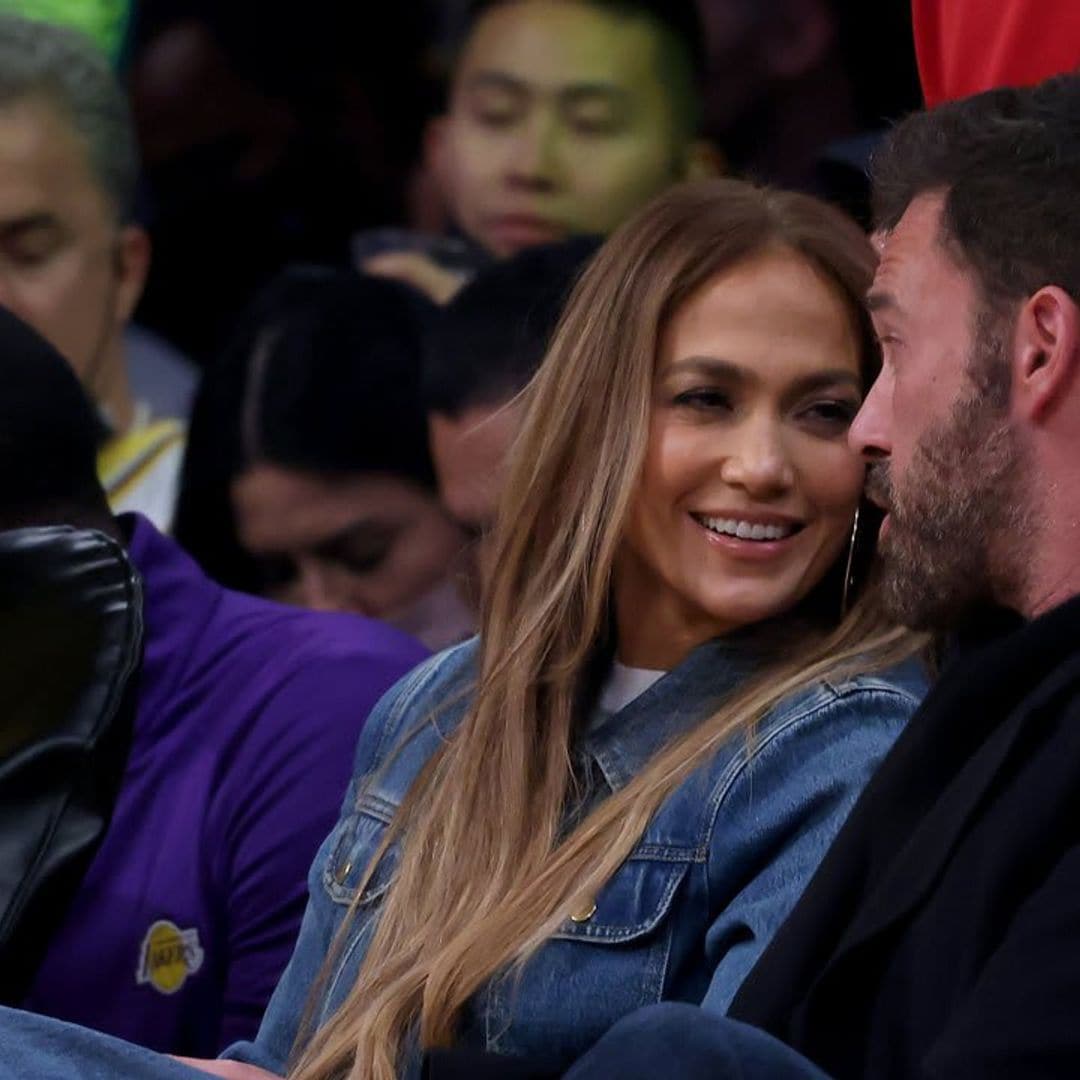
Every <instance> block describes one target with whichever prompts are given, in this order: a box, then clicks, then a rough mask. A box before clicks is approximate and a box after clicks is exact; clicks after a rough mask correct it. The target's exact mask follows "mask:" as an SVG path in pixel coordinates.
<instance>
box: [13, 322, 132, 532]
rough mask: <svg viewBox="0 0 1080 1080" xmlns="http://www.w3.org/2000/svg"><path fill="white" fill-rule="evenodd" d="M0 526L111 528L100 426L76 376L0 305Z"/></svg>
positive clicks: (39, 339) (35, 335)
mask: <svg viewBox="0 0 1080 1080" xmlns="http://www.w3.org/2000/svg"><path fill="white" fill-rule="evenodd" d="M0 386H2V387H3V390H2V392H0V529H18V528H23V527H25V526H30V525H75V526H86V527H91V528H97V529H101V530H103V531H106V532H112V531H113V523H112V515H111V514H110V512H109V506H108V503H107V502H106V500H105V493H104V492H103V491H102V489H101V484H100V483H99V482H98V478H97V472H96V462H97V445H98V436H99V434H100V431H101V426H100V422H99V420H98V418H97V415H96V413H95V412H94V408H93V406H92V405H91V404H90V402H89V400H88V399H87V397H86V394H85V393H84V392H83V388H82V386H81V385H80V384H79V380H78V379H77V378H76V376H75V373H74V372H73V371H72V370H71V368H70V367H69V366H68V363H67V361H66V360H64V358H63V357H62V356H61V355H60V354H59V353H58V352H57V351H56V350H55V349H54V348H53V347H52V346H51V345H49V344H48V342H46V341H45V339H44V338H42V337H40V336H39V335H38V334H37V333H35V332H34V331H33V330H31V329H30V327H28V326H27V325H26V324H25V323H23V322H21V321H20V320H19V319H17V318H16V317H15V316H14V315H12V314H11V312H9V311H7V310H5V309H4V308H0Z"/></svg>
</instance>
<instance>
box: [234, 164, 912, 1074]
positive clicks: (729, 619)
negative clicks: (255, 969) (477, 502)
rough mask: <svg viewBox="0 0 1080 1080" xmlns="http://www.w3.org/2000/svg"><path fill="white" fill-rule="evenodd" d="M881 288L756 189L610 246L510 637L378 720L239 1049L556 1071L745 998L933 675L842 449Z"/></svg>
mask: <svg viewBox="0 0 1080 1080" xmlns="http://www.w3.org/2000/svg"><path fill="white" fill-rule="evenodd" d="M873 268H874V256H873V252H872V249H871V247H870V245H869V243H868V242H867V241H866V239H865V238H864V237H863V235H862V234H861V232H860V231H859V230H858V229H857V227H856V226H855V225H854V224H852V223H851V222H849V221H848V220H847V219H845V218H844V217H843V216H842V215H841V214H839V213H838V212H837V211H835V210H832V209H830V208H829V207H827V206H825V205H824V204H822V203H819V202H817V201H815V200H814V199H811V198H809V197H806V196H803V195H795V194H786V193H781V192H773V191H768V190H761V189H758V188H755V187H752V186H750V185H748V184H744V183H739V182H735V181H712V182H709V183H706V184H702V185H691V186H686V187H682V188H678V189H675V190H673V191H672V192H670V193H669V194H667V195H666V196H664V197H662V198H661V199H660V200H659V201H657V202H656V203H654V204H653V205H652V206H650V207H649V208H647V209H646V210H645V211H644V212H642V213H641V214H639V215H638V216H637V217H636V218H635V219H634V220H632V221H630V222H629V223H628V224H626V225H625V226H624V227H623V228H622V229H621V230H620V231H619V232H618V233H617V234H616V235H615V236H614V237H613V238H612V239H611V240H610V241H609V242H608V243H607V244H606V246H605V247H604V248H603V249H602V251H601V252H600V253H599V255H598V256H597V258H596V259H595V260H594V261H593V262H592V264H591V265H590V266H589V267H588V269H587V270H586V271H585V273H584V275H583V277H582V279H581V280H580V282H579V283H578V285H577V287H576V289H575V291H574V293H573V296H572V298H571V300H570V302H569V306H568V309H567V311H566V313H565V315H564V317H563V320H562V323H561V325H560V328H559V330H558V331H557V333H556V336H555V339H554V341H553V343H552V346H551V350H550V352H549V355H548V356H547V358H546V359H545V361H544V364H543V366H542V367H541V370H540V372H539V374H538V375H537V377H536V379H535V380H534V382H533V383H532V385H531V386H530V388H529V390H528V391H527V401H528V410H527V415H526V419H525V421H524V424H523V428H522V430H521V432H520V435H519V438H518V440H517V442H516V445H515V450H514V454H513V461H512V464H511V468H510V474H509V477H508V482H507V483H506V486H505V494H504V496H503V499H502V503H501V507H500V513H499V520H498V524H497V526H496V533H495V536H494V551H495V555H494V559H493V561H492V566H491V569H490V573H489V580H488V581H487V583H486V589H485V597H484V603H483V612H482V622H481V631H480V635H479V638H478V639H477V640H476V641H474V642H471V643H466V644H465V645H463V646H460V647H458V648H456V649H454V650H451V651H449V652H446V653H443V654H442V655H440V656H438V657H436V658H434V659H433V660H432V661H430V662H428V663H426V664H425V665H423V666H422V667H420V668H419V669H417V670H416V671H415V672H414V673H413V674H412V675H410V676H409V677H408V678H406V679H405V680H404V681H403V682H402V683H401V684H399V686H398V687H397V688H396V689H395V690H393V691H391V692H390V694H388V695H387V697H386V698H384V699H383V701H382V703H381V704H380V706H379V707H377V708H376V710H375V712H374V713H373V715H372V716H371V718H370V719H369V720H368V722H367V725H366V727H365V729H364V732H363V736H362V739H361V743H360V746H359V748H358V754H357V760H356V768H355V776H354V780H353V783H352V785H351V788H350V790H349V792H348V795H347V797H346V802H345V806H344V811H343V815H342V818H341V821H340V823H339V825H338V827H337V828H336V829H335V831H334V832H333V833H332V834H331V836H330V837H329V838H328V839H327V841H326V843H325V845H324V846H323V848H322V850H321V852H320V854H319V856H318V858H317V860H316V863H315V866H314V868H313V870H312V874H311V879H310V887H311V900H310V905H309V909H308V913H307V917H306V919H305V922H304V928H303V930H302V933H301V937H300V941H299V943H298V946H297V949H296V952H295V953H294V956H293V959H292V962H291V964H290V967H289V969H288V971H287V972H286V974H285V976H284V978H283V980H282V983H281V985H280V986H279V987H278V990H277V993H276V994H275V997H274V999H273V1001H272V1002H271V1005H270V1007H269V1010H268V1012H267V1015H266V1017H265V1019H264V1022H263V1026H262V1029H261V1031H260V1034H259V1036H258V1039H257V1040H256V1042H255V1043H254V1044H251V1045H247V1046H242V1047H238V1048H235V1049H234V1051H233V1057H235V1058H239V1059H240V1060H243V1061H247V1062H250V1063H253V1064H256V1065H260V1066H262V1067H264V1068H269V1069H272V1070H274V1071H275V1072H278V1073H281V1072H284V1071H285V1070H286V1069H289V1070H291V1072H290V1073H289V1075H291V1076H295V1077H299V1078H302V1080H331V1078H334V1080H339V1078H341V1077H346V1076H347V1077H350V1078H358V1080H359V1078H375V1080H390V1078H393V1077H398V1076H403V1077H412V1076H416V1075H418V1073H419V1066H420V1063H421V1060H422V1056H423V1054H424V1053H425V1052H426V1051H428V1050H430V1049H432V1048H443V1047H448V1046H455V1045H456V1046H462V1047H466V1048H467V1047H473V1048H479V1049H487V1050H491V1051H495V1052H499V1053H504V1054H507V1055H513V1056H520V1057H527V1058H530V1059H532V1060H534V1061H535V1062H537V1063H541V1064H543V1065H544V1066H546V1067H550V1068H553V1069H557V1068H560V1067H563V1066H565V1065H566V1064H567V1063H568V1062H570V1061H572V1060H573V1059H574V1058H575V1057H576V1056H577V1055H579V1054H580V1053H581V1052H582V1051H583V1050H584V1049H585V1048H586V1047H588V1046H589V1045H591V1044H592V1043H593V1042H594V1041H595V1040H596V1039H597V1038H598V1037H599V1036H600V1035H601V1034H602V1033H603V1032H604V1031H605V1030H606V1029H607V1028H609V1027H610V1026H611V1025H612V1024H613V1023H614V1022H615V1021H616V1020H618V1019H619V1018H620V1017H621V1016H623V1015H625V1014H626V1013H628V1012H630V1011H632V1010H634V1009H636V1008H638V1007H640V1006H642V1005H645V1004H648V1003H650V1002H655V1001H659V1000H664V999H673V1000H679V1001H690V1002H698V1003H702V1004H704V1005H706V1006H707V1007H712V1008H717V1009H724V1008H725V1007H726V1005H727V1004H728V1002H729V1001H730V1000H731V998H732V996H733V995H734V992H735V990H736V989H737V988H738V986H739V984H740V982H741V981H742V979H743V977H744V976H745V975H746V974H747V972H748V971H749V969H750V967H751V966H752V965H753V963H754V962H755V960H756V958H757V957H758V955H759V954H760V953H761V951H762V949H763V948H764V946H765V945H766V944H767V942H768V940H769V938H770V937H771V935H772V933H773V932H774V931H775V929H776V928H777V926H778V925H779V923H780V922H781V921H782V920H783V919H784V918H785V916H786V915H787V913H788V911H789V910H790V909H791V907H792V905H793V904H794V902H795V900H796V899H797V898H798V896H799V894H800V892H801V891H802V889H803V887H804V885H805V884H806V882H807V880H808V879H809V877H810V875H811V874H812V873H813V871H814V869H815V867H816V865H817V863H818V861H819V859H820V858H821V856H822V855H823V854H824V852H825V850H826V848H827V847H828V845H829V844H830V842H831V840H832V838H833V836H834V835H835V833H836V831H837V829H838V828H839V827H840V824H841V823H842V821H843V819H844V817H845V816H846V814H847V812H848V810H849V809H850V807H851V805H852V803H853V802H854V800H855V798H856V797H857V795H858V793H859V791H860V790H861V788H862V786H863V784H864V783H865V782H866V780H867V778H868V777H869V776H870V774H871V773H872V771H873V770H874V768H875V766H876V764H877V762H878V761H879V760H880V758H881V757H882V756H883V755H884V754H885V753H886V751H887V750H888V748H889V746H890V745H891V743H892V741H893V739H894V738H895V736H896V735H897V734H898V732H899V730H900V729H901V727H902V725H903V724H904V722H905V721H906V719H907V718H908V716H909V715H910V714H911V713H912V712H913V711H914V709H915V707H916V705H917V702H918V698H919V696H920V695H921V693H922V690H923V688H924V675H923V670H922V665H921V663H920V662H919V661H918V659H916V658H915V657H914V656H913V654H915V653H916V652H917V651H918V650H919V647H920V645H921V641H920V640H919V639H917V638H914V637H912V636H911V635H909V634H908V633H907V632H905V631H902V630H900V629H898V628H897V627H895V626H893V625H891V624H890V623H889V622H887V621H886V619H885V617H884V616H883V615H882V614H881V612H880V609H879V606H878V597H877V594H876V591H875V588H874V584H873V578H872V575H871V574H869V573H868V572H867V563H868V559H869V556H870V554H871V553H872V548H873V545H874V532H875V522H874V521H872V520H871V512H870V511H871V508H869V507H868V506H867V505H865V504H862V505H861V496H862V489H863V482H864V475H865V467H864V464H863V462H862V461H861V460H860V459H859V458H858V457H857V455H855V454H854V453H853V452H852V450H851V449H850V448H849V447H848V445H847V441H846V431H847V427H848V425H849V423H850V421H851V419H852V418H853V417H854V414H855V412H856V411H857V409H858V407H859V404H860V402H861V399H862V394H863V392H864V391H865V389H866V388H867V387H868V386H869V385H870V383H871V381H872V379H873V378H874V375H875V373H876V370H877V357H876V353H875V349H874V345H873V339H872V336H871V332H870V329H869V325H868V321H867V318H866V316H865V313H864V311H863V308H862V304H861V300H862V296H863V293H864V291H865V289H866V288H867V286H868V285H869V282H870V280H871V276H872V272H873Z"/></svg>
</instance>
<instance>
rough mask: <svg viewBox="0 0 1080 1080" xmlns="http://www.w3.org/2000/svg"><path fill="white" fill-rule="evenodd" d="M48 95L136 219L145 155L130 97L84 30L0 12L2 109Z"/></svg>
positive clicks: (122, 212) (105, 185)
mask: <svg viewBox="0 0 1080 1080" xmlns="http://www.w3.org/2000/svg"><path fill="white" fill-rule="evenodd" d="M35 97H36V98H40V99H43V100H45V101H48V102H49V103H50V104H52V105H53V106H54V107H56V108H57V109H58V110H59V111H60V113H61V115H62V116H64V117H65V118H66V119H67V120H68V121H70V123H71V125H72V128H73V130H74V131H75V133H76V134H77V135H78V136H79V138H80V139H81V140H82V141H83V143H84V144H85V146H86V149H87V152H88V154H89V163H90V166H91V169H92V171H93V173H94V175H95V176H96V177H97V180H98V183H99V184H100V185H101V189H102V192H103V193H104V194H105V196H106V198H107V199H108V200H109V203H110V204H111V205H112V207H113V209H114V211H115V213H116V216H117V220H118V221H120V222H127V221H128V220H130V218H131V214H132V212H133V209H134V202H135V185H136V183H137V181H138V175H139V154H138V149H137V147H136V143H135V130H134V124H133V123H132V119H131V110H130V108H129V107H128V101H127V96H126V95H125V93H124V91H123V89H122V87H121V86H120V83H119V81H118V80H117V78H116V76H115V75H114V74H113V72H112V69H111V67H110V66H109V61H108V59H107V58H106V57H105V55H104V53H102V52H101V50H100V49H99V47H98V46H97V45H96V44H95V43H94V42H93V40H92V39H91V38H89V37H87V36H86V35H84V34H82V33H80V32H79V31H78V30H71V29H68V28H67V27H64V26H54V25H52V24H51V23H45V22H40V21H37V20H32V19H25V18H22V17H21V16H18V15H10V14H7V13H0V108H3V107H6V106H9V105H13V104H16V103H17V102H20V101H23V100H25V99H27V98H35Z"/></svg>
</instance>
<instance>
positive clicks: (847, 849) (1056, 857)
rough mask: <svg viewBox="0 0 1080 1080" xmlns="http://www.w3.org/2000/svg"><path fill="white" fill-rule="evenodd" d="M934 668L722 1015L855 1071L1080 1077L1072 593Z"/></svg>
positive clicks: (998, 623) (1078, 630)
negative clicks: (908, 718) (930, 683)
mask: <svg viewBox="0 0 1080 1080" xmlns="http://www.w3.org/2000/svg"><path fill="white" fill-rule="evenodd" d="M1005 619H1006V617H1004V616H1002V615H1000V614H995V615H992V616H988V617H987V619H986V620H984V624H983V627H982V632H981V633H980V634H979V635H978V636H977V637H976V639H975V640H969V641H968V642H967V643H966V646H965V648H964V649H963V650H962V652H961V653H960V655H958V656H957V657H956V658H955V659H954V660H953V661H952V662H951V663H950V664H949V665H947V667H946V669H945V671H944V672H943V675H942V678H941V680H940V682H939V683H938V685H937V686H936V687H935V689H934V690H933V692H932V693H931V695H930V696H929V697H928V698H927V700H926V702H925V703H924V705H923V708H922V709H921V710H920V711H919V713H918V714H917V715H916V717H915V718H914V719H913V720H912V722H911V724H910V725H909V727H908V729H907V730H906V731H905V733H904V734H903V735H902V736H901V738H900V740H899V741H898V742H897V744H896V746H895V748H894V750H893V752H892V753H891V754H890V756H889V757H888V758H887V759H886V761H885V763H884V765H883V766H882V768H881V769H880V771H879V772H878V774H877V775H876V776H875V777H874V779H873V780H872V781H871V783H870V784H869V785H868V787H867V788H866V790H865V792H864V793H863V796H862V798H861V800H860V801H859V803H858V804H857V805H856V808H855V810H854V811H853V813H852V815H851V817H850V818H849V819H848V822H847V824H846V825H845V826H844V828H843V830H842V831H841V833H840V835H839V836H838V838H837V840H836V842H835V843H834V845H833V847H832V848H831V849H830V851H829V853H828V855H827V856H826V858H825V860H824V861H823V863H822V865H821V867H820V868H819V870H818V873H817V874H816V876H815V877H814V878H813V880H812V881H811V884H810V886H809V888H808V889H807V891H806V893H805V894H804V896H803V898H802V900H801V901H800V902H799V904H798V905H797V906H796V908H795V910H794V912H793V913H792V915H791V916H790V918H789V919H788V921H787V922H786V923H785V924H784V926H783V927H782V928H781V930H780V932H779V933H778V934H777V936H776V938H775V939H774V941H773V943H772V944H771V946H770V947H769V949H768V950H767V951H766V952H765V954H764V955H763V956H762V958H761V960H760V961H759V963H758V964H757V966H756V967H755V969H754V970H753V971H752V972H751V974H750V976H749V978H748V979H747V981H746V982H745V983H744V984H743V987H742V989H741V990H740V992H739V994H738V996H737V998H736V999H735V1002H734V1003H733V1006H732V1009H731V1015H732V1016H733V1017H735V1018H737V1019H739V1020H743V1021H746V1022H748V1023H750V1024H753V1025H756V1026H758V1027H762V1028H764V1029H766V1030H767V1031H769V1032H771V1033H772V1034H774V1035H776V1036H777V1037H778V1038H779V1039H781V1040H782V1041H783V1042H785V1043H787V1044H788V1045H789V1046H791V1047H793V1048H795V1049H796V1050H798V1051H799V1052H800V1053H802V1054H804V1055H805V1056H806V1057H808V1058H810V1059H811V1060H812V1061H814V1062H816V1063H817V1064H818V1065H820V1066H821V1067H822V1068H823V1069H824V1070H825V1071H826V1072H828V1073H829V1074H830V1075H832V1076H835V1077H838V1078H841V1080H846V1078H849V1077H850V1078H856V1077H858V1078H860V1080H863V1078H865V1080H871V1078H872V1080H881V1078H893V1077H895V1078H904V1080H915V1078H919V1080H923V1078H927V1080H929V1078H934V1080H938V1078H940V1080H945V1078H949V1080H967V1078H979V1080H986V1078H991V1077H993V1078H1002V1080H1004V1078H1006V1077H1007V1078H1009V1080H1017V1078H1022V1080H1029V1078H1031V1080H1034V1078H1040V1077H1055V1078H1057V1077H1076V1076H1080V598H1074V599H1073V600H1071V601H1069V602H1068V603H1066V604H1064V605H1063V606H1061V607H1059V608H1057V609H1056V610H1055V611H1052V612H1050V613H1049V614H1047V615H1045V616H1043V617H1042V618H1039V619H1037V620H1035V621H1033V622H1031V623H1027V624H1021V623H1019V621H1018V620H1013V621H1012V622H1011V624H1010V623H1008V622H1006V623H1005V625H1003V624H1002V623H1003V620H1005Z"/></svg>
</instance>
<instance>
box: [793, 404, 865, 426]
mask: <svg viewBox="0 0 1080 1080" xmlns="http://www.w3.org/2000/svg"><path fill="white" fill-rule="evenodd" d="M858 411H859V407H858V406H857V405H854V404H852V403H851V402H850V401H817V402H815V403H814V404H813V405H810V406H809V407H808V408H806V409H805V410H804V411H803V416H805V417H806V418H807V419H808V420H810V421H811V422H812V423H816V424H821V425H827V426H829V427H834V428H843V429H844V430H847V428H849V427H850V426H851V422H852V420H854V419H855V414H856V413H857V412H858Z"/></svg>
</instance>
